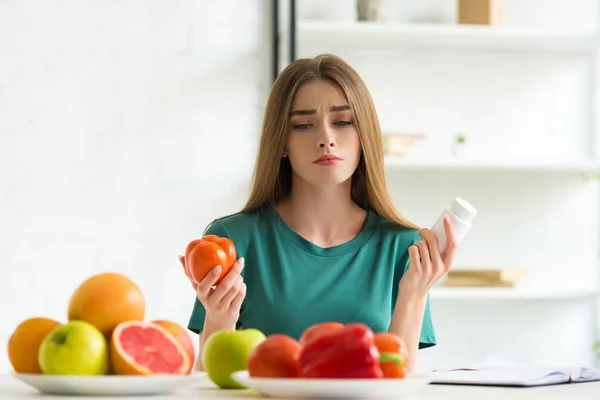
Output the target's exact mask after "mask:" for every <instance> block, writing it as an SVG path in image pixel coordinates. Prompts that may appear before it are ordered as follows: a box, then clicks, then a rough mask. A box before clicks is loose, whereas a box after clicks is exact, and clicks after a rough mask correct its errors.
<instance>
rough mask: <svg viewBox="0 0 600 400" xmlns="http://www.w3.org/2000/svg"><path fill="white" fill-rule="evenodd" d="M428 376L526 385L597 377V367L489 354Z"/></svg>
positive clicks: (442, 381)
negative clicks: (533, 362) (473, 362)
mask: <svg viewBox="0 0 600 400" xmlns="http://www.w3.org/2000/svg"><path fill="white" fill-rule="evenodd" d="M431 377H432V383H434V384H453V385H480V386H516V387H529V386H545V385H556V384H564V383H579V382H591V381H600V369H598V368H593V367H587V366H574V367H573V366H571V367H552V366H545V365H526V364H521V363H516V362H512V361H508V360H504V359H501V358H498V357H489V358H488V359H486V360H485V361H484V362H482V363H480V364H476V365H471V366H465V367H458V368H453V369H442V370H434V371H433V372H432V373H431Z"/></svg>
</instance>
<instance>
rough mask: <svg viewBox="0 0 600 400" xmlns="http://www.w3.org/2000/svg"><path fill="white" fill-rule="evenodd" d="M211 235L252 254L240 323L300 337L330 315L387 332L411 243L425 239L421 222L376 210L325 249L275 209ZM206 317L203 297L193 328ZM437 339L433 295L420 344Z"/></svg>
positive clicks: (240, 218)
mask: <svg viewBox="0 0 600 400" xmlns="http://www.w3.org/2000/svg"><path fill="white" fill-rule="evenodd" d="M206 234H214V235H219V236H224V237H228V238H230V239H231V240H233V242H234V243H235V246H236V248H237V253H238V258H239V257H244V259H245V266H244V269H243V270H242V275H243V277H244V282H245V283H246V287H247V289H246V297H245V299H244V302H243V304H242V307H241V310H240V318H239V321H238V328H239V327H240V326H241V327H243V328H256V329H259V330H260V331H262V332H263V333H264V334H265V335H270V334H274V333H284V334H287V335H289V336H291V337H293V338H295V339H299V337H300V335H301V334H302V332H303V331H304V330H305V329H306V328H307V327H309V326H311V325H313V324H316V323H319V322H324V321H338V322H341V323H349V322H362V323H364V324H366V325H368V326H369V327H371V329H372V330H373V331H374V332H385V331H387V330H388V328H389V325H390V322H391V317H392V313H393V310H394V306H395V304H396V298H397V295H398V284H399V281H400V278H401V277H402V275H403V274H404V272H405V271H406V269H407V268H408V264H409V256H408V247H409V246H410V245H412V244H413V243H415V242H416V241H418V240H421V237H420V236H418V235H417V230H416V229H412V228H405V227H402V226H398V225H396V224H393V223H391V222H389V221H386V220H384V219H382V218H381V217H379V216H378V215H377V214H375V213H373V212H369V214H368V217H367V221H366V223H365V224H364V226H363V228H362V230H361V231H360V233H359V234H358V235H357V236H356V237H355V238H353V239H352V240H350V241H348V242H346V243H344V244H341V245H338V246H334V247H329V248H322V247H319V246H317V245H315V244H313V243H311V242H309V241H308V240H306V239H304V238H303V237H302V236H300V235H299V234H297V233H296V232H295V231H294V230H292V229H291V228H290V227H289V226H288V225H287V224H286V223H285V222H284V221H283V220H282V219H281V218H280V216H279V214H278V213H277V212H276V211H274V210H272V209H266V210H262V211H258V212H255V213H238V214H233V215H230V216H227V217H223V218H220V219H217V220H215V221H213V223H212V224H211V225H210V227H209V229H208V230H207V231H206ZM205 316H206V314H205V309H204V307H203V306H202V303H200V301H199V300H198V299H195V303H194V307H193V311H192V315H191V317H190V320H189V323H188V329H190V330H191V331H193V332H195V333H198V332H199V331H201V330H202V329H203V325H204V319H205ZM435 344H436V338H435V332H434V329H433V325H432V321H431V315H430V310H429V299H428V300H427V304H426V308H425V316H424V319H423V324H422V327H421V336H420V344H419V347H420V348H426V347H430V346H433V345H435Z"/></svg>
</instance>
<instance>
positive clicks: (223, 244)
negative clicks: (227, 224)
mask: <svg viewBox="0 0 600 400" xmlns="http://www.w3.org/2000/svg"><path fill="white" fill-rule="evenodd" d="M185 253H186V254H185V259H184V262H185V267H186V270H187V273H188V276H189V277H190V279H192V280H193V281H194V282H195V283H200V281H202V279H204V278H205V277H206V275H207V274H208V273H209V272H210V270H212V269H213V268H214V267H216V266H218V265H220V266H221V275H219V278H218V279H217V281H216V283H215V285H216V284H218V283H219V282H221V280H222V279H223V278H224V277H225V275H227V273H228V272H229V270H230V269H231V267H233V264H235V262H236V260H237V253H236V249H235V245H234V244H233V242H232V241H231V240H230V239H228V238H224V237H219V236H216V235H207V236H204V237H203V238H202V239H196V240H193V241H191V242H190V244H188V246H187V248H186V250H185Z"/></svg>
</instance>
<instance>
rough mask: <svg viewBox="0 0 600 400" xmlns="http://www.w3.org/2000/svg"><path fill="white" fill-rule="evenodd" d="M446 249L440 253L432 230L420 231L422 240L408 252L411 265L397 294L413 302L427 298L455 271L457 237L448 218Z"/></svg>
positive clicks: (445, 221) (446, 221)
mask: <svg viewBox="0 0 600 400" xmlns="http://www.w3.org/2000/svg"><path fill="white" fill-rule="evenodd" d="M444 230H445V231H446V249H445V250H444V252H442V253H440V249H439V245H438V240H437V236H436V235H435V233H433V231H432V230H431V229H428V228H424V229H421V230H420V231H419V236H421V237H422V238H423V240H419V241H418V242H416V243H415V244H414V245H412V246H410V247H409V248H408V254H409V256H410V264H409V266H408V269H407V270H406V273H405V274H404V276H403V277H402V279H400V288H399V291H398V293H399V294H401V295H402V296H407V297H409V298H413V299H419V298H424V297H425V296H426V295H427V293H428V292H429V290H430V289H431V287H432V286H433V285H435V283H436V282H437V281H438V280H439V279H440V278H441V277H443V276H444V275H445V274H446V273H448V271H450V269H451V268H452V263H453V262H454V254H455V253H456V248H457V243H456V233H455V231H454V226H453V225H452V222H450V219H449V218H448V217H445V218H444Z"/></svg>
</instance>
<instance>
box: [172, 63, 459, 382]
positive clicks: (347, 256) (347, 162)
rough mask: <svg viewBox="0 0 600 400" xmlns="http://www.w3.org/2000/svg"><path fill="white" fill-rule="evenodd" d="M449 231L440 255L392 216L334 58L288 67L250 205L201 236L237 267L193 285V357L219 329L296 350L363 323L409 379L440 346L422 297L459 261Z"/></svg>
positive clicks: (374, 140)
mask: <svg viewBox="0 0 600 400" xmlns="http://www.w3.org/2000/svg"><path fill="white" fill-rule="evenodd" d="M445 227H446V234H447V237H448V246H447V249H446V250H445V252H444V253H442V254H440V252H439V249H438V245H437V239H436V237H435V235H434V234H433V233H432V232H431V231H430V230H429V229H421V230H419V228H418V227H417V226H416V225H414V224H412V223H410V222H409V221H407V220H406V219H405V218H403V217H402V216H400V215H399V214H398V212H397V211H396V209H395V208H394V205H393V203H392V199H391V198H390V195H389V193H388V190H387V186H386V181H385V173H384V165H383V146H382V137H381V130H380V127H379V122H378V120H377V115H376V112H375V108H374V105H373V102H372V100H371V97H370V95H369V92H368V90H367V88H366V86H365V84H364V82H363V81H362V79H361V78H360V76H359V75H358V74H357V73H356V72H355V71H354V70H353V69H352V68H351V67H350V66H349V65H348V64H347V63H346V62H344V61H343V60H341V59H340V58H338V57H336V56H333V55H328V54H325V55H321V56H318V57H316V58H314V59H299V60H296V61H294V62H293V63H291V64H290V65H289V66H288V67H287V68H286V69H285V70H284V71H283V72H282V73H281V74H280V75H279V77H278V78H277V80H276V82H275V83H274V85H273V88H272V92H271V94H270V97H269V99H268V103H267V106H266V112H265V115H264V122H263V127H262V137H261V141H260V148H259V152H258V157H257V160H256V166H255V171H254V178H253V183H252V190H251V193H250V197H249V199H248V201H247V203H246V205H245V206H244V208H243V209H242V210H241V211H240V212H239V213H236V214H234V215H230V216H227V217H223V218H219V219H216V220H215V221H213V223H212V224H211V225H210V227H209V228H208V230H207V231H206V232H205V234H214V235H219V236H224V237H228V238H230V239H231V240H233V242H234V243H235V245H236V247H237V251H238V255H239V256H240V259H239V260H238V262H237V263H236V265H235V266H234V267H233V268H232V269H231V270H230V272H228V274H227V275H226V277H225V278H224V279H223V280H222V282H221V283H219V285H218V286H216V287H215V288H213V285H214V282H215V281H216V279H217V277H218V275H219V273H220V268H219V267H216V268H215V270H214V274H212V275H211V274H209V275H208V276H207V277H206V278H205V279H204V281H202V282H201V283H200V284H199V285H194V286H195V289H196V292H197V293H196V294H197V299H196V301H195V304H194V309H193V312H192V315H191V317H190V320H189V324H188V328H189V329H190V330H192V331H193V332H196V333H198V334H199V335H200V345H199V354H201V352H202V348H203V345H204V343H205V341H206V339H207V338H208V337H209V336H210V335H211V334H212V333H214V332H216V331H219V330H223V329H236V328H241V327H244V328H256V329H259V330H261V331H262V332H263V333H265V334H266V335H269V334H273V333H284V334H287V335H290V336H292V337H294V338H296V339H298V338H299V336H300V335H301V333H302V331H303V330H304V329H306V328H307V327H309V326H311V325H313V324H316V323H319V322H324V321H338V322H342V323H348V322H362V323H365V324H367V325H368V326H369V327H371V329H373V330H374V331H375V332H379V331H391V332H394V333H396V334H398V335H400V336H401V337H402V338H403V339H404V341H405V342H406V344H407V347H408V353H409V365H408V371H413V370H414V365H415V363H414V361H415V360H416V353H417V350H418V349H419V348H426V347H429V346H433V345H435V344H436V338H435V333H434V330H433V326H432V321H431V316H430V313H429V299H428V291H429V289H430V288H431V287H432V286H433V284H434V283H435V282H436V281H437V280H438V279H439V278H440V277H441V276H442V275H443V274H445V273H446V272H447V271H448V270H449V269H450V267H451V265H452V260H453V258H454V253H455V249H456V245H455V240H454V232H453V228H452V226H451V225H450V223H449V222H448V221H446V225H445ZM180 260H181V262H182V265H183V263H184V260H183V258H182V257H180ZM196 368H197V369H198V370H201V369H202V363H201V357H198V361H197V364H196Z"/></svg>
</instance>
